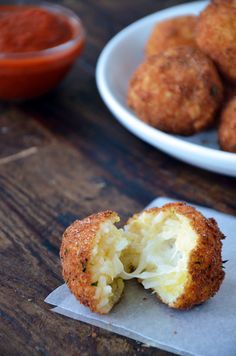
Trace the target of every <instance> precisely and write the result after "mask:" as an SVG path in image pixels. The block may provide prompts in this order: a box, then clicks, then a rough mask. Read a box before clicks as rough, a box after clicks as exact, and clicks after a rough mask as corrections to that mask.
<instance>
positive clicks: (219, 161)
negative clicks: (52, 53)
mask: <svg viewBox="0 0 236 356" xmlns="http://www.w3.org/2000/svg"><path fill="white" fill-rule="evenodd" d="M207 3H208V1H198V2H192V3H188V4H184V5H178V6H174V7H172V8H168V9H166V10H162V11H159V12H156V13H154V14H152V15H149V16H146V17H144V18H143V19H141V20H139V21H136V22H134V23H133V24H131V25H130V26H128V27H126V28H125V29H124V30H122V31H121V32H120V33H118V34H117V35H116V36H115V37H114V38H113V39H112V40H110V41H109V43H108V44H107V45H106V46H105V48H104V49H103V51H102V53H101V55H100V57H99V59H98V63H97V68H96V81H97V86H98V90H99V92H100V95H101V97H102V99H103V100H104V102H105V104H106V105H107V107H108V108H109V109H110V111H111V112H112V113H113V115H114V116H115V117H116V118H117V120H118V121H119V122H120V123H121V124H122V125H123V126H125V127H126V128H127V129H128V130H129V131H131V132H132V133H133V134H134V135H136V136H138V137H139V138H141V139H142V140H144V141H146V142H148V143H150V144H151V145H153V146H154V147H156V148H159V149H160V150H162V151H164V152H166V153H168V154H170V155H171V156H174V157H176V158H178V159H180V160H182V161H184V162H188V163H190V164H192V165H195V166H197V167H201V168H204V169H207V170H210V171H213V172H217V173H221V174H226V175H229V176H233V177H236V154H234V153H230V152H223V151H220V149H219V146H218V143H217V133H216V130H211V131H207V132H203V133H200V134H196V135H193V136H190V137H180V136H176V135H170V134H167V133H164V132H162V131H160V130H157V129H155V128H153V127H151V126H149V125H147V124H145V123H144V122H142V121H141V120H139V119H138V117H137V116H135V114H134V113H133V112H132V111H131V110H130V109H129V108H128V106H127V104H126V98H127V88H128V83H129V79H130V77H131V75H132V73H133V72H134V70H135V69H136V68H137V66H138V65H139V64H140V63H141V62H142V61H143V57H144V46H145V43H146V41H147V39H148V37H149V35H150V33H151V30H152V28H153V26H154V24H155V23H157V22H158V21H161V20H163V19H165V18H168V17H173V16H179V15H186V14H195V15H198V14H199V13H200V12H201V11H202V9H203V8H204V7H205V6H206V5H207Z"/></svg>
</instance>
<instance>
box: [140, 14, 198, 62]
mask: <svg viewBox="0 0 236 356" xmlns="http://www.w3.org/2000/svg"><path fill="white" fill-rule="evenodd" d="M196 24H197V17H196V16H179V17H175V18H170V19H168V20H164V21H162V22H159V23H158V24H156V26H155V27H154V29H153V32H152V34H151V36H150V38H149V40H148V42H147V45H146V51H145V52H146V55H147V56H148V57H150V56H153V55H155V54H158V53H159V52H161V51H164V50H166V49H167V48H170V47H177V46H193V47H196V41H195V27H196Z"/></svg>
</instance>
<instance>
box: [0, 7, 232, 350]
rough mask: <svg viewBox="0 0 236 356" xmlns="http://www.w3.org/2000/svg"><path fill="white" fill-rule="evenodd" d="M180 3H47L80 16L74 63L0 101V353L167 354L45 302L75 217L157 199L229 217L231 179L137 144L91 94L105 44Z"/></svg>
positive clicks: (125, 211)
mask: <svg viewBox="0 0 236 356" xmlns="http://www.w3.org/2000/svg"><path fill="white" fill-rule="evenodd" d="M182 2H183V1H176V0H172V1H170V0H169V1H168V0H159V1H158V0H139V1H134V0H126V1H111V0H100V1H95V0H86V1H83V0H77V1H76V0H64V1H54V3H61V4H63V5H65V6H68V7H70V8H71V9H73V10H74V11H75V12H76V13H77V14H78V15H79V16H80V17H81V19H82V21H83V23H84V25H85V27H86V31H87V45H86V48H85V51H84V53H83V55H82V57H80V59H79V60H78V61H77V63H76V65H75V67H74V68H73V70H72V71H71V73H70V74H69V76H68V77H67V78H66V80H65V81H64V82H63V84H61V85H60V86H59V87H58V88H57V89H56V90H54V91H53V92H51V93H50V94H48V95H46V96H44V97H42V98H41V99H38V100H34V101H31V102H27V103H21V104H9V103H1V104H0V253H1V262H0V268H1V288H0V354H1V355H81V356H82V355H84V356H85V355H167V354H168V353H167V352H164V351H160V350H157V349H154V348H148V347H145V345H142V344H140V343H137V342H135V341H132V340H130V339H128V338H125V337H121V336H118V335H115V334H112V333H110V332H107V331H104V330H101V329H99V328H95V327H92V326H90V325H87V324H84V323H82V322H78V321H74V320H71V319H69V318H66V317H62V316H60V315H57V314H54V313H52V312H51V311H50V306H49V305H47V304H45V303H44V301H43V300H44V298H45V297H46V296H47V295H48V294H49V293H50V292H51V291H52V290H53V289H55V288H56V287H57V286H59V285H60V284H62V282H63V280H62V277H61V268H60V262H59V256H58V251H59V246H60V241H61V234H62V232H63V230H64V229H65V228H66V227H67V226H68V225H69V224H70V223H71V222H72V221H73V220H74V219H75V218H77V217H81V218H82V217H85V216H86V215H88V214H91V213H93V212H97V211H99V210H104V209H114V210H116V211H117V212H118V213H119V214H120V215H121V216H122V217H123V219H124V220H125V219H126V218H127V217H128V216H129V215H130V214H132V213H133V212H137V211H139V210H140V209H142V208H143V207H144V206H145V205H146V204H147V203H148V202H150V200H152V199H153V198H155V197H157V196H162V195H163V196H169V197H172V198H177V199H179V200H187V201H191V202H193V203H196V204H200V205H205V206H208V207H211V208H214V209H218V210H220V211H223V212H226V213H230V214H233V215H236V184H235V179H233V178H228V177H224V176H220V175H217V174H212V173H208V172H206V171H203V170H200V169H197V168H194V167H191V166H189V165H186V164H184V163H181V162H180V161H177V160H175V159H172V158H171V157H169V156H167V155H165V154H163V153H162V152H160V151H158V150H156V149H154V148H152V147H151V146H149V145H147V144H145V143H143V142H142V141H140V140H138V139H137V138H136V137H134V136H132V135H131V134H130V133H129V132H127V131H126V130H125V129H124V128H123V127H121V126H120V125H119V124H118V123H117V122H116V121H115V120H114V118H113V117H112V115H111V114H110V113H109V112H108V110H107V109H106V108H105V106H104V104H103V103H102V101H101V99H100V97H99V95H98V92H97V89H96V85H95V78H94V73H95V65H96V61H97V58H98V55H99V53H100V51H101V50H102V48H103V47H104V45H105V44H106V42H107V41H108V40H109V39H110V38H111V37H112V36H113V35H114V34H116V33H117V31H119V30H121V29H122V28H123V27H124V26H126V25H128V24H130V23H131V22H133V21H134V20H136V19H138V18H140V17H143V16H144V15H147V14H149V13H152V12H154V11H157V10H159V9H162V8H164V7H168V6H172V5H175V4H179V3H182ZM185 2H187V1H185ZM0 3H6V2H4V1H1V2H0ZM35 3H38V2H37V1H35Z"/></svg>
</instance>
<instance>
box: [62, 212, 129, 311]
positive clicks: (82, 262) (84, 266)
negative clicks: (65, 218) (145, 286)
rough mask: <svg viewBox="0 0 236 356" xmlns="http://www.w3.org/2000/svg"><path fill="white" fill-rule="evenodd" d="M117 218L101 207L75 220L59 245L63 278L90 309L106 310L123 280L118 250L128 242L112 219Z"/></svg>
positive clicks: (122, 284) (120, 291) (122, 287)
mask: <svg viewBox="0 0 236 356" xmlns="http://www.w3.org/2000/svg"><path fill="white" fill-rule="evenodd" d="M119 220H120V219H119V217H118V215H117V214H116V213H114V212H111V211H105V212H101V213H98V214H94V215H91V216H89V217H88V218H86V219H83V220H77V221H75V222H74V223H73V224H72V225H71V226H69V227H68V228H67V229H66V231H65V233H64V235H63V239H62V245H61V249H60V256H61V263H62V268H63V277H64V280H65V282H66V284H67V286H68V287H69V289H70V290H71V292H72V293H73V294H74V295H75V297H76V298H77V299H78V300H79V301H80V302H81V303H82V304H84V305H85V306H88V307H89V308H90V309H91V311H93V312H97V313H100V314H106V313H108V312H109V311H110V310H111V308H112V307H113V305H114V304H115V303H116V302H117V301H118V300H119V299H120V297H121V294H122V292H123V289H124V282H123V280H122V279H121V278H119V277H118V276H119V274H120V273H121V272H122V271H123V265H122V263H121V262H120V254H121V252H122V250H123V249H124V248H125V247H126V246H127V244H128V242H127V241H126V239H125V237H123V234H122V233H121V231H120V230H119V229H117V228H116V227H115V225H114V224H115V223H116V222H118V221H119Z"/></svg>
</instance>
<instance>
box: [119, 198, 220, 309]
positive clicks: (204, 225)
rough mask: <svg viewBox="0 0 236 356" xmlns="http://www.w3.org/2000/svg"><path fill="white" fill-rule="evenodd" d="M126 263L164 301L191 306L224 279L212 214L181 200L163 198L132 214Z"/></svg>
mask: <svg viewBox="0 0 236 356" xmlns="http://www.w3.org/2000/svg"><path fill="white" fill-rule="evenodd" d="M125 229H126V231H127V232H128V233H129V234H130V235H131V238H130V239H131V243H130V244H129V247H128V249H127V252H126V256H127V257H126V258H127V261H125V259H124V257H123V259H124V264H125V265H128V266H129V265H132V263H134V265H133V266H132V269H133V268H135V271H133V272H132V273H129V274H127V277H135V278H139V280H140V281H141V283H142V285H143V286H144V288H145V289H149V288H151V289H152V290H153V291H154V292H155V293H156V295H157V297H158V298H159V299H160V300H161V301H162V302H163V303H165V304H168V305H169V306H170V307H172V308H176V309H189V308H191V307H193V306H194V305H196V304H200V303H202V302H204V301H206V300H208V299H209V298H210V297H212V296H214V295H215V293H216V292H217V291H218V290H219V288H220V285H221V283H222V281H223V279H224V271H223V269H222V258H221V249H222V242H221V239H223V238H224V235H223V234H222V233H221V231H220V230H219V227H218V225H217V223H216V221H215V220H214V219H206V218H205V217H204V216H203V215H202V214H201V213H200V212H198V211H197V210H196V209H194V208H193V207H190V206H187V205H186V204H184V203H171V204H166V205H164V206H163V207H162V208H153V209H149V210H146V211H144V212H142V213H140V214H137V215H134V216H133V217H132V218H131V219H130V220H129V221H128V224H127V225H126V227H125Z"/></svg>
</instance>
